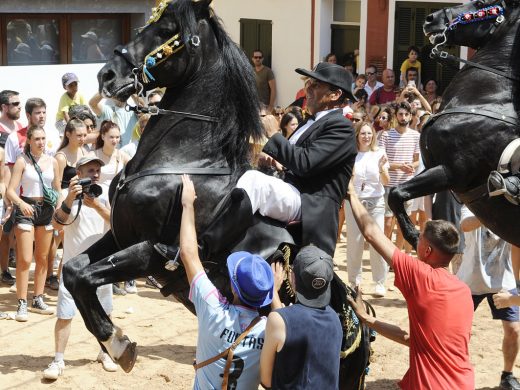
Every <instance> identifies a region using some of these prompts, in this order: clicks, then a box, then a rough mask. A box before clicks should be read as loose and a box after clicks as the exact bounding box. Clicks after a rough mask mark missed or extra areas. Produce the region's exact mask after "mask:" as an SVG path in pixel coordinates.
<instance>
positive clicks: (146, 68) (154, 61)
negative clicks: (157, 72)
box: [114, 0, 218, 123]
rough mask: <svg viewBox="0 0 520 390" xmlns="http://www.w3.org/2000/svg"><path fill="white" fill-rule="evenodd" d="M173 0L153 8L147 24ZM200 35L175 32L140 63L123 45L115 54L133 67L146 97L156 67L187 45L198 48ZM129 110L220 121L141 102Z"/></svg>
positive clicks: (139, 89)
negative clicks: (147, 105)
mask: <svg viewBox="0 0 520 390" xmlns="http://www.w3.org/2000/svg"><path fill="white" fill-rule="evenodd" d="M170 2H171V0H163V1H161V3H159V5H158V6H157V7H155V8H152V16H151V17H150V19H149V20H148V22H146V25H150V24H152V23H154V22H157V21H158V20H159V19H160V18H161V16H162V14H163V13H164V11H165V10H166V8H167V7H168V5H169V3H170ZM200 42H201V41H200V37H199V36H198V35H188V36H186V37H185V38H183V37H182V36H181V34H180V33H176V34H174V35H173V36H172V37H171V38H169V39H168V40H167V41H166V42H164V43H163V44H161V45H160V46H158V47H157V48H155V49H153V50H152V51H150V52H149V53H148V54H147V55H146V56H145V57H144V60H143V62H142V63H141V64H140V65H138V64H137V61H136V60H135V58H134V56H133V55H132V54H131V53H130V52H129V51H128V50H127V49H126V48H125V47H122V46H118V47H116V48H115V49H114V54H115V55H117V56H119V57H121V58H122V59H123V60H125V62H126V63H127V64H128V65H129V66H130V68H131V69H132V75H133V78H134V89H135V91H136V94H137V96H138V97H144V87H145V86H146V85H148V84H150V83H151V82H154V81H155V77H154V76H153V74H152V71H153V70H154V68H157V67H158V66H159V65H161V64H162V63H164V62H165V61H166V60H167V59H168V58H170V57H171V56H173V55H174V54H176V53H178V52H180V51H181V50H183V49H186V47H187V46H189V47H192V48H197V47H199V46H200ZM126 110H127V111H135V112H136V113H143V114H150V115H165V114H170V115H171V114H175V115H180V116H183V117H187V118H191V119H195V120H201V121H205V122H215V123H218V119H217V118H215V117H212V116H208V115H201V114H194V113H190V112H183V111H173V110H165V109H161V108H158V107H142V106H140V105H139V104H137V105H136V106H130V105H128V104H127V105H126Z"/></svg>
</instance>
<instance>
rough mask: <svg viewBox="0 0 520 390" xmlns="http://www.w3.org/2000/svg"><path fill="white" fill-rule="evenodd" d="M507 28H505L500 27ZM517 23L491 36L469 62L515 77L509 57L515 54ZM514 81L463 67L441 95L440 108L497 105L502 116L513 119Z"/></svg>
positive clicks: (513, 65)
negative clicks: (441, 105)
mask: <svg viewBox="0 0 520 390" xmlns="http://www.w3.org/2000/svg"><path fill="white" fill-rule="evenodd" d="M503 27H507V26H503ZM518 27H519V21H516V22H515V23H514V25H512V26H511V27H510V28H509V29H508V30H507V31H505V32H504V33H503V34H500V35H497V36H493V37H492V38H491V39H490V41H489V42H487V44H486V45H485V46H484V47H482V48H481V49H479V50H478V51H477V52H476V53H475V55H474V56H473V58H471V61H473V62H475V63H478V64H481V65H485V66H487V67H490V68H492V69H496V70H499V71H502V72H505V73H508V74H511V75H512V76H515V77H518V76H517V75H516V72H517V70H516V67H517V62H518V61H516V60H515V59H514V58H512V57H513V55H514V52H515V51H518V49H517V48H516V47H515V45H518V43H517V42H515V40H516V35H517V30H518ZM516 84H517V83H516V82H515V81H513V80H511V79H508V78H506V77H504V76H500V75H497V74H494V73H492V72H490V71H487V70H483V69H479V68H476V67H474V66H471V65H466V66H465V67H464V68H463V69H462V70H461V71H460V72H459V73H458V74H457V75H456V76H455V78H454V79H453V81H452V82H451V83H450V85H449V86H448V88H447V89H446V91H445V93H444V95H443V105H444V108H454V107H460V106H486V105H493V106H497V107H498V106H500V110H502V111H503V112H504V113H505V114H506V115H511V116H515V115H516V113H515V112H516V110H515V108H514V103H513V100H512V99H511V96H512V91H513V90H514V89H515V88H516Z"/></svg>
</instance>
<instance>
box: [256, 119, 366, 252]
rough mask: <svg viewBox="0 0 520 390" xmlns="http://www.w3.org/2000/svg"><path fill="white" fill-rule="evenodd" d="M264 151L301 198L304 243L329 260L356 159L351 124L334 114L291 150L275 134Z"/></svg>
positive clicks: (301, 138) (309, 132) (320, 122)
mask: <svg viewBox="0 0 520 390" xmlns="http://www.w3.org/2000/svg"><path fill="white" fill-rule="evenodd" d="M264 152H265V153H267V154H268V155H270V156H271V157H273V158H274V159H275V160H277V161H279V162H280V163H281V164H282V165H283V166H284V167H285V168H287V169H288V171H287V172H286V174H285V181H286V182H288V183H290V184H292V185H293V186H295V187H296V188H298V190H299V191H300V193H301V200H302V208H301V214H302V244H303V245H308V244H314V245H316V246H317V247H319V248H321V249H322V250H324V251H325V252H327V253H329V254H330V255H333V254H334V251H335V249H336V238H337V234H338V211H339V208H340V206H341V203H342V201H343V199H344V198H345V195H346V193H347V188H348V183H349V181H350V177H351V176H352V168H353V166H354V162H355V159H356V155H357V146H356V136H355V131H354V128H353V127H352V123H351V122H350V121H349V120H348V119H346V118H345V117H344V116H343V113H342V110H335V111H332V112H330V113H328V114H327V115H325V116H324V117H323V118H320V119H319V120H318V121H317V122H315V123H313V124H312V125H311V126H310V127H309V128H308V129H307V130H306V131H305V132H304V133H303V134H302V136H301V137H300V138H299V139H298V141H297V142H296V144H295V145H292V144H290V143H289V141H288V140H286V139H285V138H284V137H283V135H281V134H279V133H278V134H275V135H274V136H273V137H271V139H270V140H269V141H268V142H267V143H266V144H265V146H264Z"/></svg>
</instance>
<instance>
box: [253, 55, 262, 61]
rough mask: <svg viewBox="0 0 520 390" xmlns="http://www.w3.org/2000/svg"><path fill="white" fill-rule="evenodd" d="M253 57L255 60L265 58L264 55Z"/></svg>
mask: <svg viewBox="0 0 520 390" xmlns="http://www.w3.org/2000/svg"><path fill="white" fill-rule="evenodd" d="M253 58H254V59H255V60H261V59H262V58H264V57H262V56H253Z"/></svg>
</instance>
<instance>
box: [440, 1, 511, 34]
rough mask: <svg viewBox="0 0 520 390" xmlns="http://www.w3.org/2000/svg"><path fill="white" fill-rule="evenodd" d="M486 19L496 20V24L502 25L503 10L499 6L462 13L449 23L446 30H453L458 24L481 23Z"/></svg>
mask: <svg viewBox="0 0 520 390" xmlns="http://www.w3.org/2000/svg"><path fill="white" fill-rule="evenodd" d="M488 19H497V22H498V23H502V21H503V20H504V8H503V7H501V6H500V5H492V6H489V7H486V8H482V9H478V10H476V11H471V12H463V13H461V14H460V15H458V16H457V17H456V18H455V19H454V20H453V22H452V23H450V25H449V27H448V29H450V30H453V29H454V28H455V27H457V25H459V24H469V23H476V22H482V21H484V20H488Z"/></svg>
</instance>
